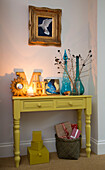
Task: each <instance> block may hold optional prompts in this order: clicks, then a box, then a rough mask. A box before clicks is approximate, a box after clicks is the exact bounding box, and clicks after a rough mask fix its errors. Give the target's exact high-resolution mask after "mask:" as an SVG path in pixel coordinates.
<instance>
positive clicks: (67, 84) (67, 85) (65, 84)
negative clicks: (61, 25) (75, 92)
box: [61, 50, 71, 94]
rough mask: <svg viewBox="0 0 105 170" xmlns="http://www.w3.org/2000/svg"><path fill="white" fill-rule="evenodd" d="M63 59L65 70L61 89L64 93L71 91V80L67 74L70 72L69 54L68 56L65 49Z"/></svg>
mask: <svg viewBox="0 0 105 170" xmlns="http://www.w3.org/2000/svg"><path fill="white" fill-rule="evenodd" d="M63 60H64V72H63V78H62V89H61V93H62V94H64V92H67V91H70V92H71V82H70V80H69V77H68V75H67V73H68V69H67V60H68V56H67V53H66V50H65V51H64V56H63ZM65 70H66V71H65Z"/></svg>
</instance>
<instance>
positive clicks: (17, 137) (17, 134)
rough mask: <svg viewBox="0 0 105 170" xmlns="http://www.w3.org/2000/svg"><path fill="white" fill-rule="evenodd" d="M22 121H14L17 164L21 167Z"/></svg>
mask: <svg viewBox="0 0 105 170" xmlns="http://www.w3.org/2000/svg"><path fill="white" fill-rule="evenodd" d="M19 147H20V119H18V120H16V119H14V154H15V164H16V167H17V168H18V167H19V162H20V148H19Z"/></svg>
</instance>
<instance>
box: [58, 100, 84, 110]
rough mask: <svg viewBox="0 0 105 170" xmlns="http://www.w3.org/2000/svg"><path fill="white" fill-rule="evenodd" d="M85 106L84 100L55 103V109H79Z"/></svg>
mask: <svg viewBox="0 0 105 170" xmlns="http://www.w3.org/2000/svg"><path fill="white" fill-rule="evenodd" d="M84 106H85V101H84V99H75V100H73V99H72V100H69V99H67V100H63V99H62V100H58V101H56V108H73V107H74V108H79V107H83V108H84Z"/></svg>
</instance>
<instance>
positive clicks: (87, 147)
mask: <svg viewBox="0 0 105 170" xmlns="http://www.w3.org/2000/svg"><path fill="white" fill-rule="evenodd" d="M85 131H86V153H87V157H90V152H91V149H90V147H91V144H90V134H91V126H90V116H88V115H86V126H85Z"/></svg>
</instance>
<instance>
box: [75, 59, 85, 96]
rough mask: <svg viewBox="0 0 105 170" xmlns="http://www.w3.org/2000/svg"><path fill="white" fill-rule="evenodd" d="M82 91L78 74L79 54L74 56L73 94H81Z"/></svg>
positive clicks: (82, 87)
mask: <svg viewBox="0 0 105 170" xmlns="http://www.w3.org/2000/svg"><path fill="white" fill-rule="evenodd" d="M83 93H84V86H83V84H82V82H81V79H80V76H79V56H76V78H75V81H74V84H73V95H82V94H83Z"/></svg>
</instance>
